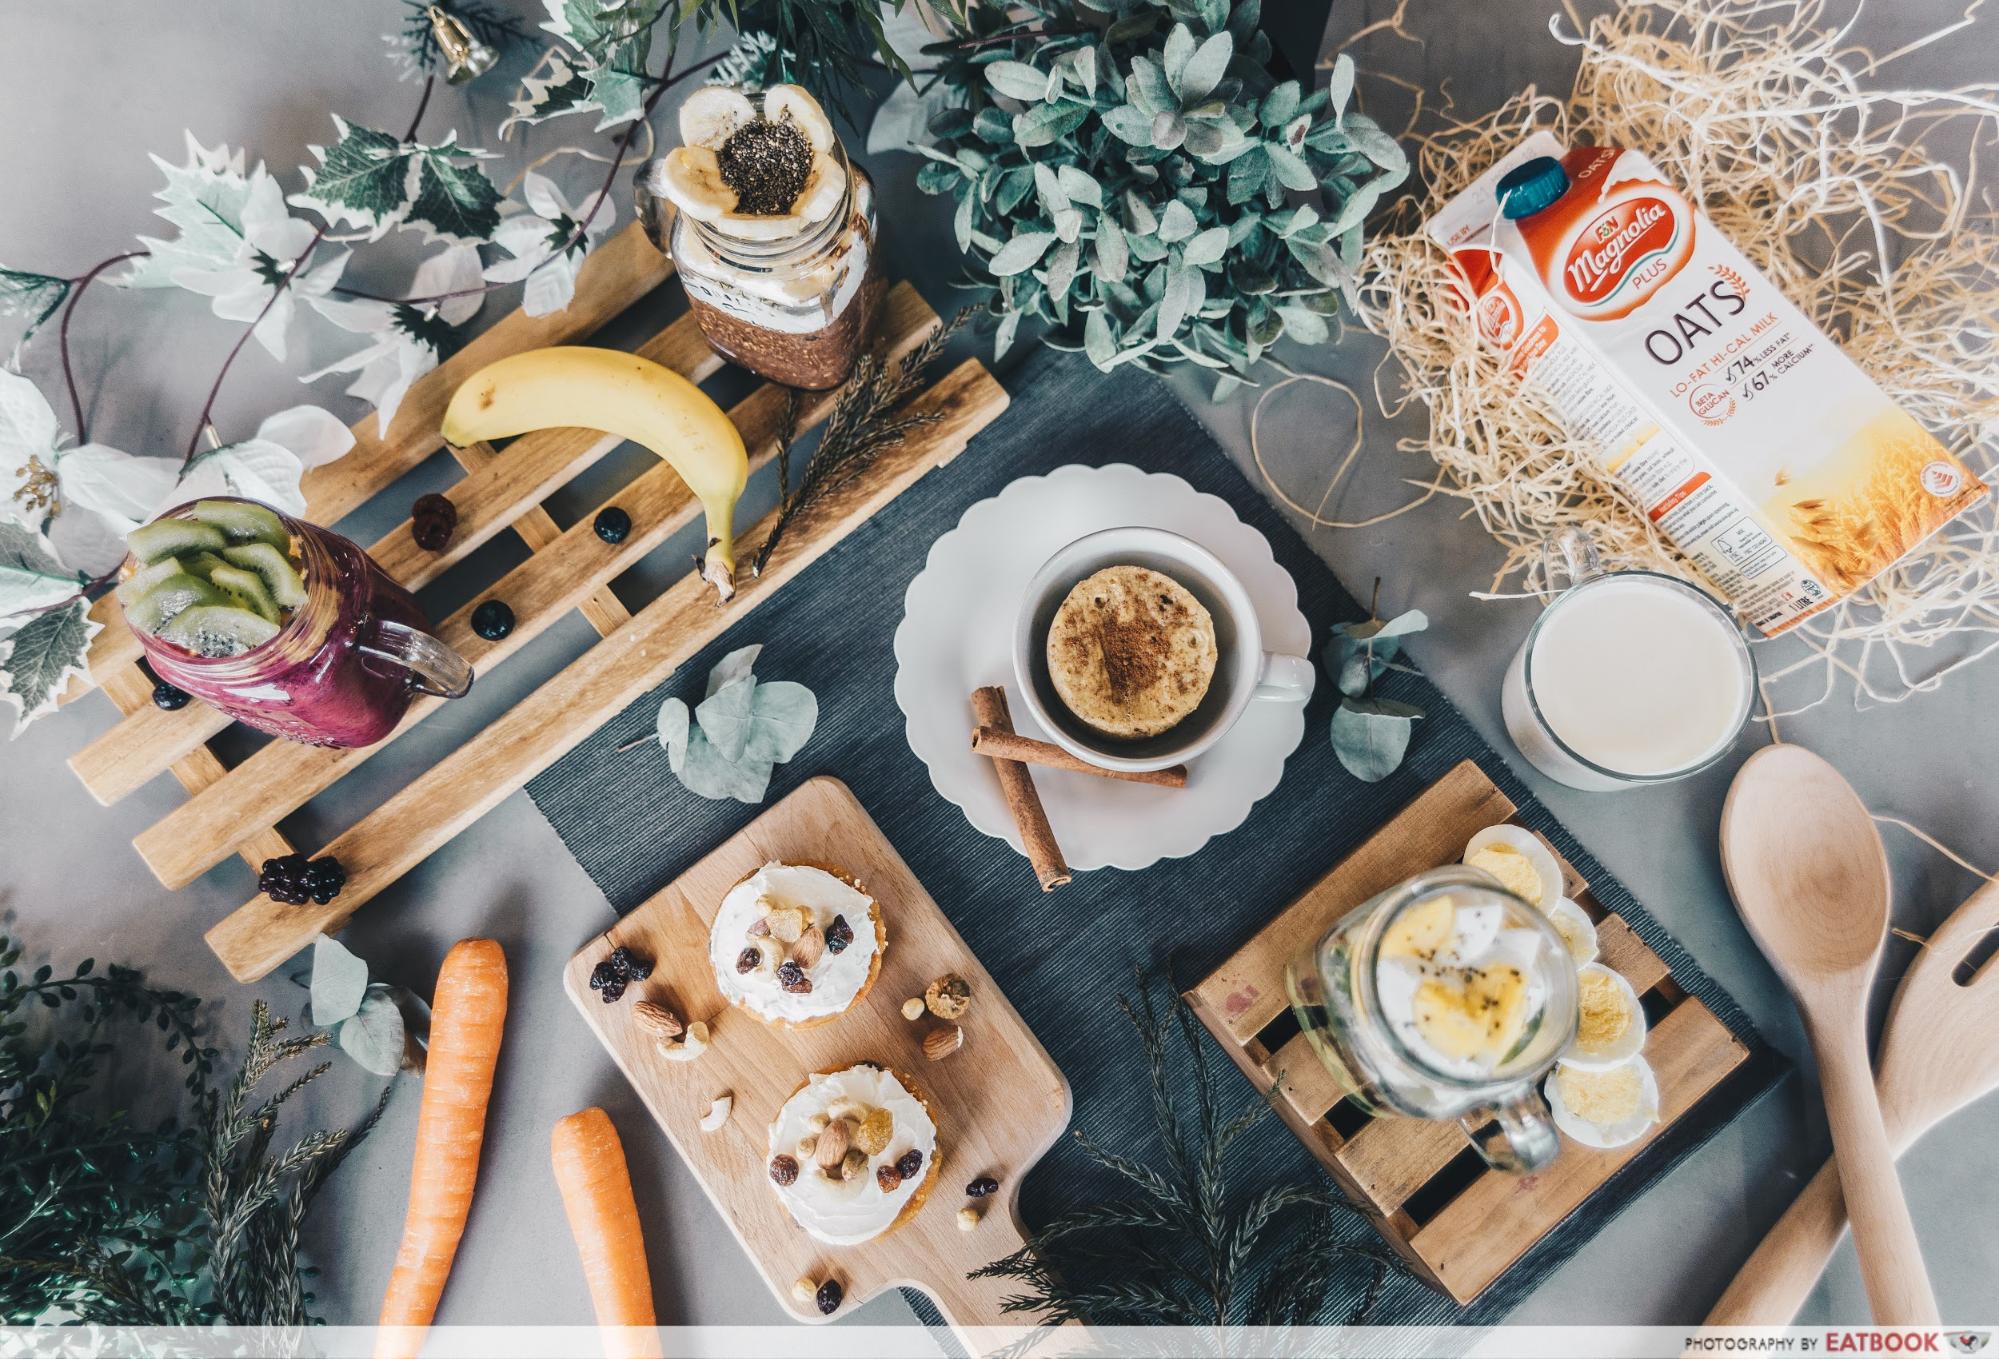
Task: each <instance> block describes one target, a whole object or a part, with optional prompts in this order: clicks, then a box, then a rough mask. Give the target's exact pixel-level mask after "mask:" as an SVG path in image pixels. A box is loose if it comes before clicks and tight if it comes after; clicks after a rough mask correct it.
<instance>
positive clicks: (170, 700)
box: [153, 680, 193, 713]
mask: <svg viewBox="0 0 1999 1359" xmlns="http://www.w3.org/2000/svg"><path fill="white" fill-rule="evenodd" d="M192 697H193V695H191V694H189V693H188V691H187V690H185V689H178V688H175V687H174V686H173V685H171V684H168V683H167V682H166V681H165V680H161V681H160V682H159V683H158V684H155V685H154V686H153V706H154V707H155V708H163V709H165V710H166V711H167V712H170V713H171V712H178V711H180V710H181V709H182V708H185V707H186V706H187V705H188V700H189V699H190V698H192Z"/></svg>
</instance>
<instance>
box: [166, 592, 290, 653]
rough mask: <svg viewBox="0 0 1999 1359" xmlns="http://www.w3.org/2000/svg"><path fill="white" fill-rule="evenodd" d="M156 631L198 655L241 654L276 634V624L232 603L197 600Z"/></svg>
mask: <svg viewBox="0 0 1999 1359" xmlns="http://www.w3.org/2000/svg"><path fill="white" fill-rule="evenodd" d="M209 588H211V589H213V588H214V587H213V586H210V587H209ZM157 635H158V636H159V638H160V640H162V641H166V642H172V643H173V644H174V645H175V646H177V647H179V648H181V649H182V650H183V651H192V652H193V653H194V654H195V655H197V656H217V657H219V656H240V655H242V654H243V653H244V652H246V651H249V650H251V649H252V648H255V647H260V646H262V645H263V644H264V643H266V642H268V641H270V640H271V639H272V638H273V637H275V636H277V635H278V625H277V624H276V623H273V622H271V621H270V620H269V619H267V618H260V617H258V616H257V615H256V614H254V613H251V612H250V611H249V610H248V609H239V608H236V607H235V606H233V605H228V604H197V605H195V606H194V607H193V608H190V609H184V610H182V611H181V612H180V613H178V614H175V615H174V617H173V618H172V619H171V620H169V621H168V623H167V624H166V626H164V627H162V628H160V629H159V631H158V634H157Z"/></svg>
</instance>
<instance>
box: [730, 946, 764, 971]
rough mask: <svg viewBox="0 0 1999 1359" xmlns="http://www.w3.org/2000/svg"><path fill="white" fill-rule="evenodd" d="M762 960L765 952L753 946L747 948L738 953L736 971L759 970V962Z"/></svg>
mask: <svg viewBox="0 0 1999 1359" xmlns="http://www.w3.org/2000/svg"><path fill="white" fill-rule="evenodd" d="M762 961H763V954H761V953H759V952H757V950H755V949H753V948H746V949H744V950H743V951H742V952H741V953H738V954H737V955H736V971H737V972H738V973H742V972H754V971H756V970H757V964H758V963H760V962H762Z"/></svg>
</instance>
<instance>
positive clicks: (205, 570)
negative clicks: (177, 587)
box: [180, 548, 229, 580]
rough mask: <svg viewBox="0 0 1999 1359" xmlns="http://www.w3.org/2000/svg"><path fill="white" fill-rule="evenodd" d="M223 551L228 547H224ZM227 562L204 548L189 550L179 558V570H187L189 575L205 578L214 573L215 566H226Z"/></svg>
mask: <svg viewBox="0 0 1999 1359" xmlns="http://www.w3.org/2000/svg"><path fill="white" fill-rule="evenodd" d="M223 551H225V552H226V551H228V549H227V548H224V549H223ZM228 564H229V563H227V562H225V561H223V560H222V558H220V557H218V556H216V555H215V554H214V553H213V552H209V551H206V550H204V551H201V552H190V553H188V554H187V555H186V556H185V557H182V558H181V559H180V569H181V570H183V571H185V572H187V573H188V574H189V575H190V576H199V577H201V579H203V580H207V579H208V578H209V576H210V575H211V574H213V573H214V571H215V568H216V567H218V566H227V565H228Z"/></svg>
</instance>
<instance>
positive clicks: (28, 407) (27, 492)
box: [0, 368, 63, 528]
mask: <svg viewBox="0 0 1999 1359" xmlns="http://www.w3.org/2000/svg"><path fill="white" fill-rule="evenodd" d="M62 437H63V435H62V427H61V426H60V425H58V424H57V423H56V413H55V411H54V410H53V409H52V408H51V407H50V406H49V403H48V398H47V397H44V396H43V395H42V394H41V391H40V389H38V388H37V387H36V386H35V384H34V383H32V382H30V381H28V380H27V379H26V378H24V377H22V376H21V375H20V374H19V373H10V372H8V371H7V370H6V369H4V368H0V519H11V520H13V521H14V522H15V523H17V524H25V525H26V526H27V527H29V528H39V527H40V526H41V523H42V521H43V520H44V519H46V518H47V517H48V511H49V507H48V505H47V503H46V501H47V499H48V496H49V494H50V493H51V492H52V491H53V490H54V487H53V486H52V485H51V484H50V482H49V477H50V476H51V474H52V473H53V472H54V470H55V463H56V457H55V454H56V447H57V446H58V445H59V444H60V443H61V442H62Z"/></svg>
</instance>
